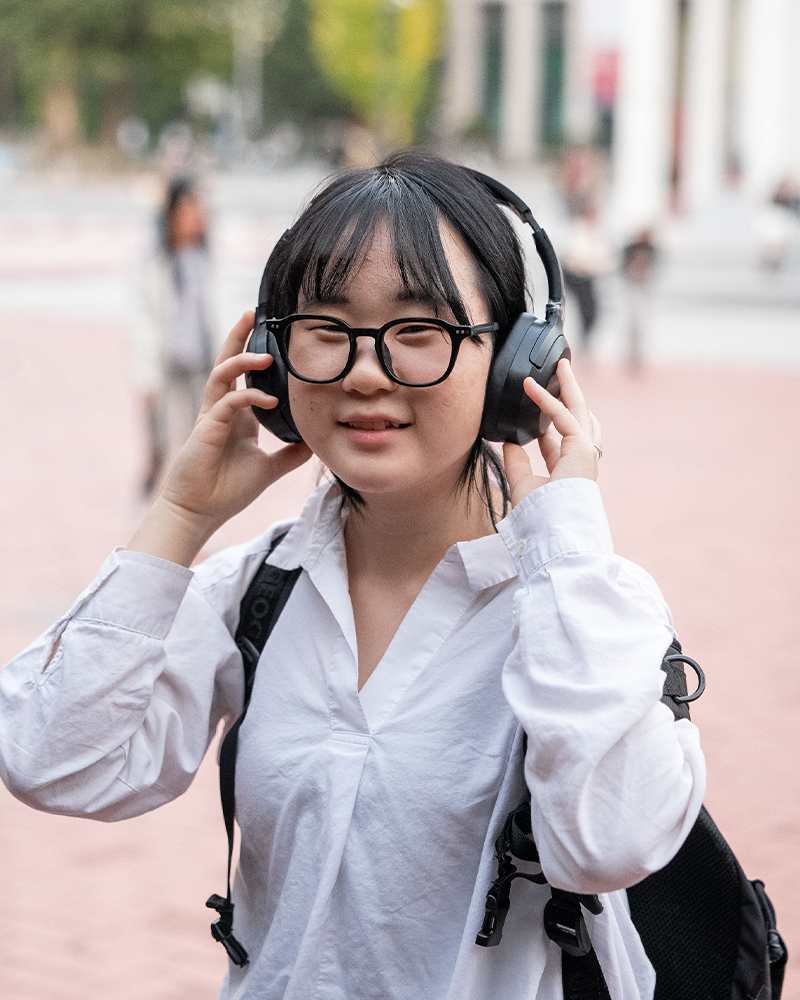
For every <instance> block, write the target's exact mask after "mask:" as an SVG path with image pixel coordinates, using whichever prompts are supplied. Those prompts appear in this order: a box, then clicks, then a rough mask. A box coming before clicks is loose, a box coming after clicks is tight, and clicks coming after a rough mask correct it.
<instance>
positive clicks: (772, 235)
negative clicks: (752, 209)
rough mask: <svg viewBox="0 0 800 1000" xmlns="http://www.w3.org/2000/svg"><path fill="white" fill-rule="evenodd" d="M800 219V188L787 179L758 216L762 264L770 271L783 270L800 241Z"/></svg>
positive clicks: (790, 179) (779, 185)
mask: <svg viewBox="0 0 800 1000" xmlns="http://www.w3.org/2000/svg"><path fill="white" fill-rule="evenodd" d="M798 220H800V186H798V184H796V183H795V181H794V180H793V179H792V178H791V177H784V178H783V180H781V182H780V184H778V186H777V187H776V188H775V190H774V192H773V193H772V196H771V197H770V199H769V201H768V202H766V204H764V205H762V206H761V208H760V209H759V211H758V213H757V214H756V220H755V224H756V231H757V233H758V241H759V247H760V254H761V265H762V267H765V268H767V269H768V270H770V271H778V270H780V268H782V267H783V266H784V265H785V264H786V262H787V260H788V259H789V256H790V254H791V250H792V245H793V244H794V243H795V242H796V241H797V235H798Z"/></svg>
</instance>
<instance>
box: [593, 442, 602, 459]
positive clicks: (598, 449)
mask: <svg viewBox="0 0 800 1000" xmlns="http://www.w3.org/2000/svg"><path fill="white" fill-rule="evenodd" d="M592 447H593V448H596V449H597V461H598V462H599V461H600V459H601V458H602V457H603V449H602V448H601V447H600V445H599V444H595V443H594V442H592Z"/></svg>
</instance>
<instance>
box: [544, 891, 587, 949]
mask: <svg viewBox="0 0 800 1000" xmlns="http://www.w3.org/2000/svg"><path fill="white" fill-rule="evenodd" d="M552 892H553V895H552V896H551V898H550V899H549V900H548V901H547V904H546V905H545V908H544V930H545V933H546V934H547V936H548V937H549V938H550V940H551V941H553V942H554V943H555V944H557V945H558V947H559V948H560V949H561V950H562V951H565V952H566V953H567V954H568V955H572V956H573V957H575V958H582V957H583V956H584V955H588V954H589V952H590V951H591V950H592V942H591V939H590V937H589V931H588V930H587V929H586V921H585V920H584V919H583V913H582V912H581V904H580V903H579V902H578V897H577V896H575V895H574V894H573V893H569V892H561V891H560V890H558V889H553V890H552Z"/></svg>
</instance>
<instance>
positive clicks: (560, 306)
mask: <svg viewBox="0 0 800 1000" xmlns="http://www.w3.org/2000/svg"><path fill="white" fill-rule="evenodd" d="M464 169H465V170H466V171H467V173H468V174H470V175H471V176H472V177H474V178H475V180H476V181H477V182H478V183H479V184H482V185H483V187H485V188H486V189H487V190H488V191H489V192H491V194H493V195H494V197H495V199H496V200H497V201H499V202H502V203H503V204H505V205H508V206H509V207H510V208H512V209H513V210H514V211H515V212H516V213H517V215H518V216H519V217H520V219H522V221H523V222H525V223H527V224H528V225H529V226H530V227H531V229H532V230H533V242H534V243H535V244H536V252H537V253H538V254H539V258H540V259H541V261H542V265H543V266H544V273H545V276H546V277H547V298H548V301H547V307H546V309H545V315H546V316H547V317H548V318H549V317H550V316H553V315H555V314H556V313H558V314H559V315H563V312H564V284H563V280H562V278H561V266H560V265H559V263H558V257H556V252H555V250H554V249H553V244H552V243H551V242H550V237H549V236H548V235H547V233H546V232H545V231H544V229H542V227H541V226H540V225H539V223H538V222H537V221H536V219H534V217H533V212H532V211H531V210H530V208H529V207H528V206H527V205H526V204H525V202H524V201H523V200H522V198H520V197H519V195H517V194H514V192H513V191H512V190H511V188H507V187H506V186H505V184H501V183H500V181H498V180H495V178H494V177H490V176H489V175H488V174H482V173H481V172H480V170H473V169H472V167H465V168H464Z"/></svg>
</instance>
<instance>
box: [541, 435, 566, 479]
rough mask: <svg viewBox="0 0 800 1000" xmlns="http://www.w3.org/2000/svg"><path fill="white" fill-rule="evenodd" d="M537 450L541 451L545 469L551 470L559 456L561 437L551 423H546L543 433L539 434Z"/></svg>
mask: <svg viewBox="0 0 800 1000" xmlns="http://www.w3.org/2000/svg"><path fill="white" fill-rule="evenodd" d="M539 451H540V452H541V453H542V458H543V459H544V464H545V465H546V466H547V471H548V472H552V471H553V469H554V468H555V465H556V462H557V461H558V460H559V458H561V437H560V435H559V433H558V431H557V430H556V429H555V427H554V426H553V424H548V427H547V430H546V431H545V432H544V434H540V435H539Z"/></svg>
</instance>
